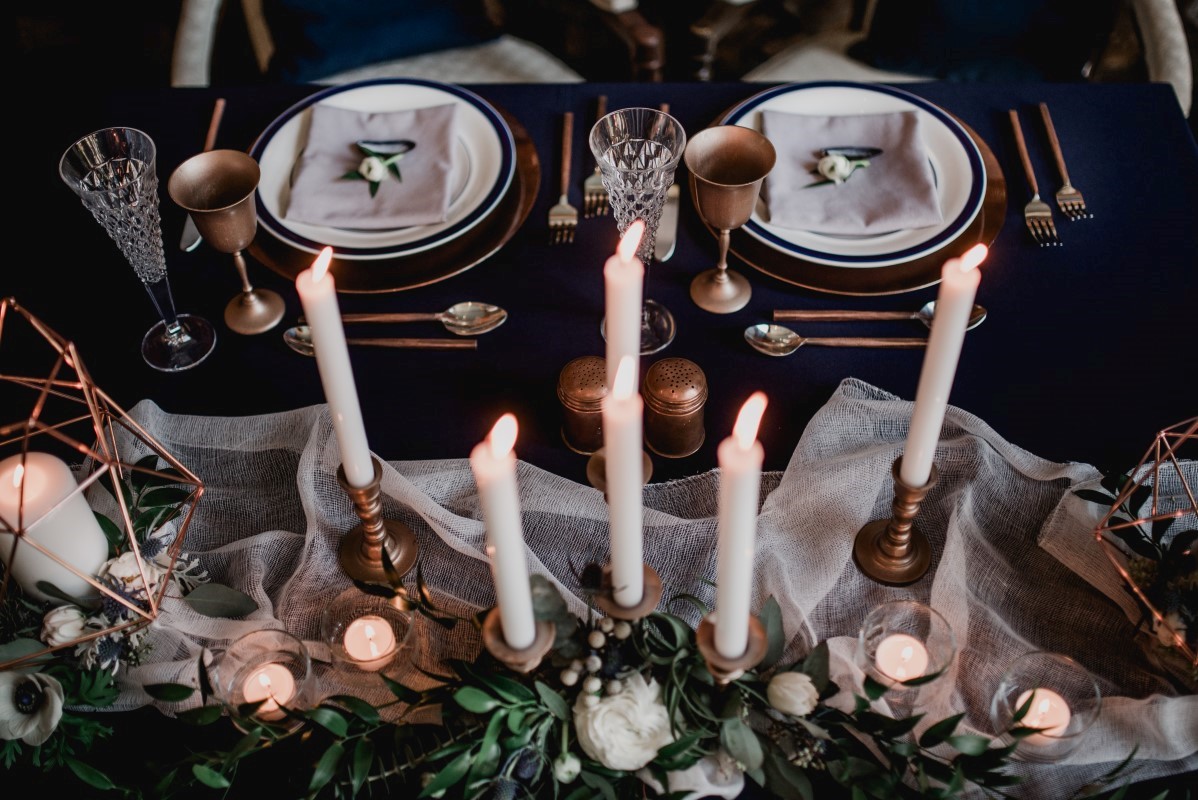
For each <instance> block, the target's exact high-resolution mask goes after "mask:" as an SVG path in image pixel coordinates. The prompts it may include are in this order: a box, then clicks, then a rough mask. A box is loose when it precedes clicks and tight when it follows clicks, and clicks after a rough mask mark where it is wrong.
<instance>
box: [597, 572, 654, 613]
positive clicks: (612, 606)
mask: <svg viewBox="0 0 1198 800" xmlns="http://www.w3.org/2000/svg"><path fill="white" fill-rule="evenodd" d="M644 587H645V588H644V591H643V592H642V593H641V602H639V603H637V604H636V605H635V606H622V605H620V604H619V603H617V602H616V598H615V596H614V595H613V589H614V587H613V586H612V582H611V565H610V564H609V565H608V566H606V567H604V568H603V585H602V588H601V589H600V591H599V592H598V593H596V594H595V597H594V600H595V607H596V608H598V609H599V610H600V611H602V612H603V613H604V614H607V616H609V617H611V618H612V619H622V620H627V621H628V622H635V621H636V620H638V619H644V618H645V617H647V616H649V615H650V614H652V613H653V610H654V609H656V608H657V604H658V603H660V602H661V595H662V586H661V576H659V575H658V574H657V570H655V569H653V567H651V566H649V565H648V564H645V583H644Z"/></svg>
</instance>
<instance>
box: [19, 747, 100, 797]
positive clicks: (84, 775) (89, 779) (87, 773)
mask: <svg viewBox="0 0 1198 800" xmlns="http://www.w3.org/2000/svg"><path fill="white" fill-rule="evenodd" d="M66 762H67V766H68V767H70V769H71V772H73V773H75V777H76V778H78V779H79V780H81V781H83V782H84V783H86V784H87V785H88V786H91V787H93V788H95V789H100V790H102V791H108V790H109V789H115V788H116V784H115V783H113V782H112V779H110V778H109V777H108V776H107V775H105V774H104V773H103V772H100V770H98V769H96V768H95V767H93V766H91V765H90V764H85V763H83V762H82V761H80V760H79V759H77V758H72V757H71V756H67V757H66ZM14 788H15V787H14Z"/></svg>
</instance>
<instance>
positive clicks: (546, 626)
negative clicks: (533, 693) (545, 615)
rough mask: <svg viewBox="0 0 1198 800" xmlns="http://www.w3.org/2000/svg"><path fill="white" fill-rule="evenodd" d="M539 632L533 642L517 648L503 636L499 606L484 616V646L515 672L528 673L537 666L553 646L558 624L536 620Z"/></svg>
mask: <svg viewBox="0 0 1198 800" xmlns="http://www.w3.org/2000/svg"><path fill="white" fill-rule="evenodd" d="M536 625H537V632H536V636H535V638H534V639H533V640H532V644H530V645H529V646H528V647H525V648H524V649H522V650H517V649H515V648H513V647H512V646H511V645H509V644H508V643H507V640H506V639H504V638H503V625H502V624H501V623H500V621H499V608H498V606H496V607H493V608H492V609H491V610H490V611H488V612H487V615H486V616H485V617H484V618H483V629H482V636H483V647H485V648H487V652H488V653H490V654H491V655H492V656H494V657H495V658H496V659H498V660H499V661H501V662H503V664H504V665H505V666H506V667H507V668H508V669H511V670H514V671H515V672H521V673H528V672H532V671H533V670H534V669H536V668H537V665H539V664H540V663H541V659H542V658H544V657H545V654H546V653H548V652H549V651H550V649H552V648H553V640H554V639H555V638H556V637H557V626H556V625H554V624H553V623H552V622H549V621H547V620H543V619H539V620H537V621H536Z"/></svg>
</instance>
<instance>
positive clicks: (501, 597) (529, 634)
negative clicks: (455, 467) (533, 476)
mask: <svg viewBox="0 0 1198 800" xmlns="http://www.w3.org/2000/svg"><path fill="white" fill-rule="evenodd" d="M516 431H517V426H516V418H515V417H514V416H513V415H511V414H504V415H503V416H502V417H500V418H499V420H498V421H497V422H496V423H495V425H494V427H492V428H491V432H490V433H489V434H488V435H487V438H486V439H485V440H484V441H482V442H479V444H477V445H476V446H475V448H474V450H472V451H471V452H470V470H471V471H472V472H473V473H474V482H475V484H476V485H477V486H478V498H479V502H480V503H481V504H482V507H483V519H484V520H485V521H486V524H487V555H488V556H490V558H491V574H492V576H493V577H494V580H495V597H496V605H497V606H498V607H499V621H500V625H501V627H502V628H503V638H504V640H505V641H506V642H507V644H508V646H509V647H511V648H512V649H514V650H523V649H525V648H527V647H530V646H531V645H532V643H533V640H534V639H535V638H536V632H537V628H536V621H535V619H534V618H533V613H532V591H531V588H530V587H529V584H528V560H527V558H526V557H525V555H524V530H523V528H522V527H521V524H520V496H519V494H518V493H517V490H516V456H515V454H514V453H513V452H512V447H513V446H514V445H515V443H516Z"/></svg>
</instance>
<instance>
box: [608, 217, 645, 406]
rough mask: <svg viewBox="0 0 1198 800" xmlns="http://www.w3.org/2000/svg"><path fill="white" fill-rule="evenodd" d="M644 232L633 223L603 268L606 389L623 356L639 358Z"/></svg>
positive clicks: (635, 222) (641, 223) (643, 279)
mask: <svg viewBox="0 0 1198 800" xmlns="http://www.w3.org/2000/svg"><path fill="white" fill-rule="evenodd" d="M644 231H645V223H644V221H643V220H639V219H638V220H634V221H633V223H632V224H631V225H629V226H628V229H627V230H625V231H624V235H623V236H622V237H620V244H619V246H618V247H617V248H616V254H615V255H614V256H612V257H610V258H609V259H607V263H605V264H604V265H603V291H604V295H603V302H604V317H603V336H604V338H605V339H606V340H607V385H608V387H609V388H610V387H611V386H613V385H614V383H615V380H616V369H617V368H618V367H619V366H620V361H621V360H623V359H624V357H625V356H631V357H632V358H633V359H634V360H636V359H639V358H640V357H641V315H642V313H643V312H642V305H643V304H642V301H641V294H642V292H643V291H644V282H645V265H644V264H643V263H642V262H641V260H640V259H639V258H637V257H636V250H637V248H638V247H640V244H641V235H642V234H643V233H644Z"/></svg>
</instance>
